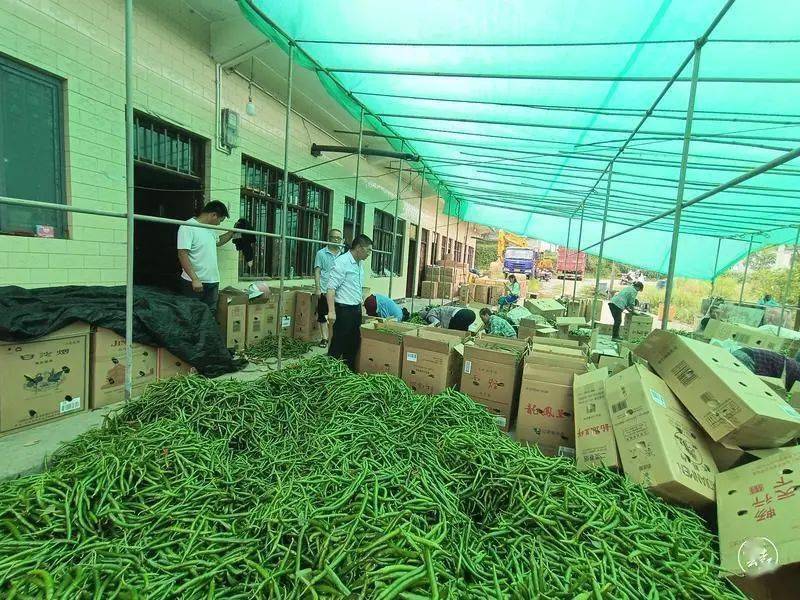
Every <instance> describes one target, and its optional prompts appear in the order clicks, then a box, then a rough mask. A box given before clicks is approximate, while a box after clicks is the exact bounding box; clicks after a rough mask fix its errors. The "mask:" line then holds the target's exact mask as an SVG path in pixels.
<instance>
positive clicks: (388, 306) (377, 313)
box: [364, 294, 408, 323]
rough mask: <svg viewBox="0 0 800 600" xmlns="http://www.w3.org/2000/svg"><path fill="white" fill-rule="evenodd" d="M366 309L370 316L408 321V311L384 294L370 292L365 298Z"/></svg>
mask: <svg viewBox="0 0 800 600" xmlns="http://www.w3.org/2000/svg"><path fill="white" fill-rule="evenodd" d="M364 310H366V311H367V314H368V315H369V316H370V317H380V318H382V319H394V320H395V321H397V322H398V323H399V322H400V321H407V320H408V318H407V317H406V313H408V311H407V310H406V311H405V312H403V311H404V310H405V309H403V308H401V307H400V305H399V304H398V303H397V302H395V301H394V300H392V299H391V298H389V296H384V295H383V294H370V295H369V296H367V297H366V298H365V299H364Z"/></svg>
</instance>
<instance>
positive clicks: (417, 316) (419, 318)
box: [406, 312, 428, 325]
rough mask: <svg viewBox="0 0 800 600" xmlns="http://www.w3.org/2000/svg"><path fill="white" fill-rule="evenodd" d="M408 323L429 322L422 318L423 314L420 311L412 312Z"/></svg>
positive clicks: (420, 323) (425, 323) (423, 323)
mask: <svg viewBox="0 0 800 600" xmlns="http://www.w3.org/2000/svg"><path fill="white" fill-rule="evenodd" d="M406 322H407V323H411V324H412V325H427V324H428V322H427V321H426V320H425V319H423V318H422V315H420V313H418V312H413V313H411V316H410V317H409V319H408V321H406Z"/></svg>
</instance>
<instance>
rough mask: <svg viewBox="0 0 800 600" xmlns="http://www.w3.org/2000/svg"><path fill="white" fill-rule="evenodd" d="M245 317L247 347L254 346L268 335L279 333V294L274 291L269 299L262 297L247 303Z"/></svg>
mask: <svg viewBox="0 0 800 600" xmlns="http://www.w3.org/2000/svg"><path fill="white" fill-rule="evenodd" d="M245 316H246V323H247V327H246V329H245V346H252V345H253V344H255V343H257V342H258V341H259V340H260V339H261V338H263V337H264V336H265V335H267V334H272V335H274V334H275V333H276V332H277V331H278V329H277V323H278V296H277V292H275V291H273V293H272V294H271V295H270V296H269V297H268V298H265V297H263V296H262V297H259V298H253V299H251V300H250V301H249V302H248V303H247V309H246V311H245Z"/></svg>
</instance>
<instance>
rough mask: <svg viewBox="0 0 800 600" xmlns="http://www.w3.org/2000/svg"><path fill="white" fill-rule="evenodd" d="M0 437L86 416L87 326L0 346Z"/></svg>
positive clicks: (66, 328) (82, 324)
mask: <svg viewBox="0 0 800 600" xmlns="http://www.w3.org/2000/svg"><path fill="white" fill-rule="evenodd" d="M0 382H2V383H0V432H2V433H5V432H9V431H14V430H16V429H20V428H22V427H27V426H30V425H36V424H39V423H43V422H45V421H50V420H52V419H58V418H61V417H66V416H69V415H71V414H75V413H79V412H82V411H85V410H86V408H87V406H88V405H89V325H87V324H86V323H74V324H72V325H68V326H67V327H64V328H63V329H60V330H58V331H55V332H53V333H51V334H50V335H47V336H44V337H41V338H38V339H35V340H29V341H25V342H2V343H0Z"/></svg>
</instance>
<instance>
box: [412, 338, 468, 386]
mask: <svg viewBox="0 0 800 600" xmlns="http://www.w3.org/2000/svg"><path fill="white" fill-rule="evenodd" d="M464 337H465V335H464V334H463V333H462V332H458V331H451V330H448V329H430V328H425V327H423V328H420V329H415V330H412V331H408V332H406V333H404V334H403V367H402V377H403V381H405V382H406V383H407V384H408V385H409V386H411V389H413V390H414V391H415V392H417V393H419V394H438V393H439V392H442V391H444V390H445V389H446V388H449V387H458V383H459V381H460V378H461V365H462V361H463V357H464Z"/></svg>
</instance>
